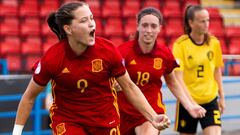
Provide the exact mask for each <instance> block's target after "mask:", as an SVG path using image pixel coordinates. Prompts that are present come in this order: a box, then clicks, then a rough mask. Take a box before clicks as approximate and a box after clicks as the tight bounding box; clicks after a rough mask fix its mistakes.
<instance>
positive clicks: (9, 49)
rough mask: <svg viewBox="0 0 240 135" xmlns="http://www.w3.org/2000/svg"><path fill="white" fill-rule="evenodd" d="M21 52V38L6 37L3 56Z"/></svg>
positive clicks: (2, 44)
mask: <svg viewBox="0 0 240 135" xmlns="http://www.w3.org/2000/svg"><path fill="white" fill-rule="evenodd" d="M20 51H21V44H20V38H19V37H15V36H9V37H5V38H4V39H3V41H2V43H1V55H6V54H19V53H20Z"/></svg>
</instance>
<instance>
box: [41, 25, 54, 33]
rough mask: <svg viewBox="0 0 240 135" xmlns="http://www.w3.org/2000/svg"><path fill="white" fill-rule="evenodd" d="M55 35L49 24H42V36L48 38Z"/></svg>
mask: <svg viewBox="0 0 240 135" xmlns="http://www.w3.org/2000/svg"><path fill="white" fill-rule="evenodd" d="M51 34H53V32H52V30H51V29H50V28H49V26H48V24H47V22H44V23H42V24H41V35H42V36H47V35H51Z"/></svg>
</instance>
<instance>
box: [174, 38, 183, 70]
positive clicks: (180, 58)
mask: <svg viewBox="0 0 240 135" xmlns="http://www.w3.org/2000/svg"><path fill="white" fill-rule="evenodd" d="M173 55H174V57H175V59H176V61H177V63H178V65H179V67H177V68H175V70H178V71H183V69H184V62H183V54H182V51H181V45H180V44H179V43H177V42H174V44H173Z"/></svg>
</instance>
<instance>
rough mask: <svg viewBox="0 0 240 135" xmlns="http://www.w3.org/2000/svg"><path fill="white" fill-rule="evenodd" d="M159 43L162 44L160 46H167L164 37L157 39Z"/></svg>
mask: <svg viewBox="0 0 240 135" xmlns="http://www.w3.org/2000/svg"><path fill="white" fill-rule="evenodd" d="M157 43H158V44H160V45H164V46H167V45H166V40H165V38H162V37H158V38H157Z"/></svg>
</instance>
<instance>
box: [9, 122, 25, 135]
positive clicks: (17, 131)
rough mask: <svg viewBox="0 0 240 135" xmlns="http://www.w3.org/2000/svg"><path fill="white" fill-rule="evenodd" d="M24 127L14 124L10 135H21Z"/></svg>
mask: <svg viewBox="0 0 240 135" xmlns="http://www.w3.org/2000/svg"><path fill="white" fill-rule="evenodd" d="M23 127H24V125H18V124H15V125H14V128H13V132H12V135H21V134H22V130H23Z"/></svg>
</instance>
